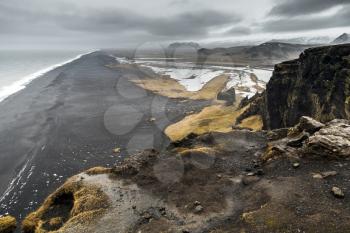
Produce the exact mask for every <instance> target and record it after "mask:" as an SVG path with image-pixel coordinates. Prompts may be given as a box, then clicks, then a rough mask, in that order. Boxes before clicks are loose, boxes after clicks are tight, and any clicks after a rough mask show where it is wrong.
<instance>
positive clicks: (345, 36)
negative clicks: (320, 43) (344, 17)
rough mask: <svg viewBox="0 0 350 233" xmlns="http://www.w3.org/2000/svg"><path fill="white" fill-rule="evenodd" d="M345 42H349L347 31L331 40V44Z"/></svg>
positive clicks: (349, 37) (349, 36)
mask: <svg viewBox="0 0 350 233" xmlns="http://www.w3.org/2000/svg"><path fill="white" fill-rule="evenodd" d="M346 43H350V35H349V34H347V33H344V34H342V35H341V36H339V37H337V38H336V39H335V40H334V41H333V42H332V44H346Z"/></svg>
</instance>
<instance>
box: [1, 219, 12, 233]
mask: <svg viewBox="0 0 350 233" xmlns="http://www.w3.org/2000/svg"><path fill="white" fill-rule="evenodd" d="M15 229H16V219H15V218H14V217H12V216H4V217H0V232H1V233H12V232H13V231H14V230H15Z"/></svg>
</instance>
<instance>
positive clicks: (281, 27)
mask: <svg viewBox="0 0 350 233" xmlns="http://www.w3.org/2000/svg"><path fill="white" fill-rule="evenodd" d="M348 26H350V6H347V7H344V8H342V9H341V10H340V11H338V12H337V13H336V14H335V15H330V16H319V17H317V16H314V17H312V16H311V17H292V18H287V17H286V18H283V19H277V20H269V21H267V22H265V23H264V24H263V26H262V30H263V31H267V32H293V31H305V30H315V29H327V28H335V27H348Z"/></svg>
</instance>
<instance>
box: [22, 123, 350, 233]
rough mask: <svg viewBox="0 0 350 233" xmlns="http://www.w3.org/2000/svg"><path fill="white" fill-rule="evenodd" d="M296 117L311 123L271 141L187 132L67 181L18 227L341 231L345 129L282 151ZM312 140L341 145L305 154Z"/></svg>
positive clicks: (347, 181) (325, 131) (331, 126)
mask: <svg viewBox="0 0 350 233" xmlns="http://www.w3.org/2000/svg"><path fill="white" fill-rule="evenodd" d="M305 119H307V120H308V122H309V123H313V125H314V126H319V125H320V123H319V122H317V121H314V120H313V119H309V118H305V117H304V118H302V119H301V122H300V123H302V124H298V125H297V126H295V127H293V128H290V129H288V133H287V135H286V136H285V137H283V134H282V133H280V134H279V139H271V140H269V139H268V138H269V136H268V135H270V133H268V132H252V131H248V130H235V131H233V132H229V133H210V134H205V135H201V136H196V135H192V136H191V137H187V138H185V139H183V140H182V141H178V142H176V143H174V144H173V145H171V146H170V147H169V148H168V150H167V151H165V152H162V153H159V152H157V151H154V150H148V151H144V152H142V153H139V154H137V155H135V156H132V157H130V158H128V159H126V160H125V161H124V162H122V163H121V164H118V165H117V166H116V167H115V168H113V169H104V168H95V169H92V170H89V171H87V172H85V173H82V174H79V175H77V176H75V177H73V178H71V179H70V180H68V181H67V183H66V184H65V185H64V186H63V187H62V188H60V189H59V190H58V191H57V192H55V193H54V194H53V195H52V196H50V197H49V198H48V200H46V201H45V203H44V205H43V206H42V207H41V208H40V209H39V210H38V211H36V212H34V213H33V214H31V215H29V217H27V218H26V220H25V222H24V226H26V225H28V221H29V222H31V223H34V224H32V228H31V229H32V231H27V232H34V230H37V232H39V230H40V232H49V231H52V230H58V231H59V232H72V233H73V232H74V233H80V232H104V233H109V232H111V233H112V232H113V233H114V232H120V233H123V232H125V233H128V232H142V233H144V232H146V233H147V232H152V233H153V232H174V233H182V232H191V233H193V232H197V233H202V232H209V233H217V232H221V233H224V232H227V233H231V232H248V233H260V232H261V233H263V232H321V233H322V232H324V233H326V232H327V233H328V232H339V233H340V232H347V231H348V229H350V202H349V201H348V200H347V199H348V195H347V193H348V192H349V191H350V190H348V188H347V187H350V172H349V162H348V160H347V159H348V158H350V155H347V154H346V153H344V151H346V148H350V143H349V144H347V145H346V143H345V142H347V140H348V139H349V138H350V137H349V136H350V135H349V134H348V131H347V129H348V127H349V123H348V122H346V121H340V120H334V121H332V122H329V123H326V124H325V125H324V126H322V127H321V128H318V129H317V130H316V132H314V133H308V134H309V136H308V137H307V138H306V139H304V140H303V141H301V145H300V146H299V147H293V146H289V145H288V142H289V141H290V139H291V138H293V137H295V135H297V134H298V133H302V132H305V129H306V128H305V127H301V126H300V125H303V124H304V123H305ZM309 123H308V124H306V125H309ZM339 127H340V128H342V129H343V130H340V128H339ZM307 129H309V127H307ZM301 130H302V131H301ZM312 131H315V130H312ZM312 131H310V132H312ZM321 136H322V137H327V138H333V137H337V140H338V141H339V140H340V141H343V142H344V143H343V145H342V147H341V149H339V150H336V151H335V150H333V149H332V147H329V149H330V150H329V151H325V152H323V154H317V155H316V154H314V153H313V156H310V151H312V150H313V149H312V148H314V146H315V144H313V146H311V145H309V144H308V143H309V142H310V141H311V139H312V138H313V137H321ZM318 141H319V142H320V145H319V146H323V145H324V143H323V141H321V140H318ZM315 142H316V141H315ZM331 145H332V143H331V142H330V143H328V144H327V148H328V146H331ZM335 146H337V145H335ZM272 148H278V149H272ZM271 151H274V153H273V155H274V156H267V155H269V153H271ZM328 152H329V153H330V154H327V156H325V154H324V153H328ZM295 164H297V165H295ZM293 167H294V168H293ZM313 174H320V176H321V179H314V178H313V176H312V175H313ZM72 187H74V188H72ZM64 190H66V191H64ZM83 190H85V191H83ZM87 190H95V191H93V193H90V192H87ZM310 194H312V195H310ZM65 195H67V196H65ZM96 196H97V197H100V198H99V199H96ZM63 197H64V198H63ZM87 203H88V204H87ZM98 203H99V204H98ZM53 210H55V211H53ZM58 210H60V211H58ZM95 213H96V214H95ZM334 216H337V217H334Z"/></svg>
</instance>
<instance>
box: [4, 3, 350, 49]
mask: <svg viewBox="0 0 350 233" xmlns="http://www.w3.org/2000/svg"><path fill="white" fill-rule="evenodd" d="M348 3H349V4H350V1H349V0H235V1H232V0H216V1H211V0H152V1H140V0H128V1H124V0H99V1H96V0H50V1H43V0H25V1H23V0H11V1H6V0H0V46H1V47H6V48H7V47H8V46H12V47H18V46H19V45H20V44H23V45H25V44H28V46H29V47H30V45H32V44H35V45H38V46H40V45H45V46H46V47H50V44H54V45H57V47H59V46H64V47H66V46H67V45H71V46H72V47H74V46H84V47H92V46H93V47H95V48H96V47H98V48H100V47H106V46H108V47H113V46H124V45H130V46H137V45H139V44H142V43H146V42H155V43H163V42H164V43H168V42H170V41H174V40H178V41H179V40H182V41H190V40H194V41H197V40H208V41H210V40H227V39H230V40H231V39H232V38H234V37H236V36H237V38H238V37H239V36H243V35H244V36H245V38H246V39H248V38H249V37H252V38H254V37H255V38H257V37H259V36H260V35H259V33H260V34H265V33H266V32H267V33H269V32H295V33H296V34H297V33H298V32H302V31H306V30H314V29H321V28H332V27H340V26H350V25H349V23H348V22H350V17H349V11H348V8H349V7H350V5H348ZM334 6H338V7H339V8H337V9H338V10H339V11H338V12H337V13H336V14H335V15H332V16H327V14H314V13H319V12H323V11H324V10H327V9H330V8H332V7H334ZM328 15H329V14H328ZM277 19H278V21H277ZM227 28H229V30H227V31H226V32H224V33H218V32H220V31H222V30H224V29H227ZM296 36H297V35H296ZM218 37H219V38H218ZM271 39H273V38H271Z"/></svg>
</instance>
